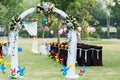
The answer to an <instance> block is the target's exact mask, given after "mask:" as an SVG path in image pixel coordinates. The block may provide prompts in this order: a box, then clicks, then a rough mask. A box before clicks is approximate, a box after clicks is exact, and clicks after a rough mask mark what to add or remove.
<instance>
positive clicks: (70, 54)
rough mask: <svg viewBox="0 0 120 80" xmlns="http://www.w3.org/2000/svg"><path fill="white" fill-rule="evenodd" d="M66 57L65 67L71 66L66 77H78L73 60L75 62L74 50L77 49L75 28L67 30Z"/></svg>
mask: <svg viewBox="0 0 120 80" xmlns="http://www.w3.org/2000/svg"><path fill="white" fill-rule="evenodd" d="M68 42H69V43H68V44H69V47H68V57H67V67H69V66H70V65H72V67H71V68H69V70H68V73H67V75H66V76H65V77H66V78H71V79H72V78H73V79H74V78H79V76H78V75H77V74H76V70H75V62H76V52H77V51H76V50H77V35H76V31H75V30H69V33H68Z"/></svg>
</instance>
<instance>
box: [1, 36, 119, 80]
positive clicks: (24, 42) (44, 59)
mask: <svg viewBox="0 0 120 80" xmlns="http://www.w3.org/2000/svg"><path fill="white" fill-rule="evenodd" d="M56 40H57V39H47V41H48V42H50V41H56ZM62 40H64V39H62ZM41 42H42V40H41V39H39V45H38V48H39V47H40V44H41ZM85 43H87V44H94V45H100V46H103V54H102V55H103V66H99V67H98V66H89V67H87V72H86V73H85V74H83V76H81V77H80V78H79V79H78V80H120V40H99V41H87V42H85ZM19 46H21V47H22V48H23V51H22V52H20V53H19V65H20V66H22V67H26V70H25V75H24V78H23V79H18V80H66V79H65V77H64V75H62V74H61V73H60V69H61V68H62V66H61V65H60V64H59V63H56V62H55V61H54V60H52V59H50V58H49V57H48V56H44V55H40V54H34V53H31V52H30V50H31V48H32V39H23V38H20V40H19ZM6 60H7V61H9V60H10V56H7V57H6ZM80 68H81V67H80V66H77V67H76V73H77V74H78V73H79V69H80ZM9 74H10V66H8V67H7V70H6V73H5V74H2V72H1V71H0V80H9V79H8V78H7V77H8V75H9ZM3 78H4V79H3Z"/></svg>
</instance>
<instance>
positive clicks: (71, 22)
mask: <svg viewBox="0 0 120 80" xmlns="http://www.w3.org/2000/svg"><path fill="white" fill-rule="evenodd" d="M66 25H67V28H68V30H69V29H74V30H77V27H79V24H78V22H77V20H76V18H74V17H73V16H68V17H66Z"/></svg>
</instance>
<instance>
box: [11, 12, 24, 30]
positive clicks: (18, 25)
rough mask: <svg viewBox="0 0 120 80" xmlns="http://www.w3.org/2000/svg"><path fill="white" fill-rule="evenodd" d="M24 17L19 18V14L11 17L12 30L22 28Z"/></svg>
mask: <svg viewBox="0 0 120 80" xmlns="http://www.w3.org/2000/svg"><path fill="white" fill-rule="evenodd" d="M22 21H23V20H22V19H21V18H18V14H17V15H15V16H13V17H12V19H11V22H10V30H11V31H12V30H15V31H17V30H20V29H21V28H22V26H21V25H22Z"/></svg>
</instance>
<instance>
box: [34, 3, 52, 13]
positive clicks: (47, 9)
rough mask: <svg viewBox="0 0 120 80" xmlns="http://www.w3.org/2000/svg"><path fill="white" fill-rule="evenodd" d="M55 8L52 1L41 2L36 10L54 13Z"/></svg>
mask: <svg viewBox="0 0 120 80" xmlns="http://www.w3.org/2000/svg"><path fill="white" fill-rule="evenodd" d="M53 9H54V4H52V3H50V2H39V3H38V4H37V7H36V12H37V13H41V12H43V13H44V14H46V15H48V14H52V13H53Z"/></svg>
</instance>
